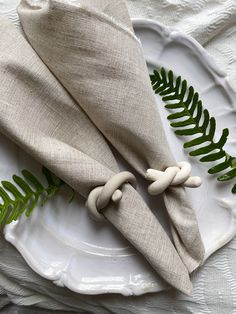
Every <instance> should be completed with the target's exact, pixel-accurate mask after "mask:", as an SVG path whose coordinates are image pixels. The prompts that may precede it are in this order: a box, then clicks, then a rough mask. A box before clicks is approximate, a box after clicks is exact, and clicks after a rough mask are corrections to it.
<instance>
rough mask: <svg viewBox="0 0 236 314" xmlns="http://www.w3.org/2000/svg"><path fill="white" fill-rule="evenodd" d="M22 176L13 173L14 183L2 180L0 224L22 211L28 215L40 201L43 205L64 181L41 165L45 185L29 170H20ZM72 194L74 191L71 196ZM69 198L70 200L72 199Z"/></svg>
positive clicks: (11, 219)
mask: <svg viewBox="0 0 236 314" xmlns="http://www.w3.org/2000/svg"><path fill="white" fill-rule="evenodd" d="M21 173H22V177H20V176H17V175H13V176H12V179H13V181H14V183H12V182H10V181H2V182H1V186H0V198H1V203H0V226H1V227H3V226H4V225H5V224H9V223H11V222H12V221H14V220H17V219H18V218H19V217H20V216H21V215H22V214H23V213H25V215H26V216H27V217H29V216H30V214H31V213H32V211H33V210H34V208H35V207H36V206H37V204H38V203H39V202H40V203H41V205H42V206H43V205H44V204H45V203H46V202H47V200H48V199H49V198H51V197H53V196H54V195H56V194H57V193H58V192H59V190H60V188H61V187H62V186H63V185H65V183H64V182H63V181H62V180H61V179H59V178H58V177H56V176H55V175H54V174H53V173H52V172H50V171H49V170H48V169H47V168H45V167H42V173H43V174H44V176H45V178H46V181H47V186H44V184H42V183H41V182H40V181H39V180H38V179H37V178H36V177H35V176H34V175H33V174H32V173H31V172H30V171H28V170H25V169H24V170H22V172H21ZM73 196H74V191H73V195H72V198H73ZM72 198H71V200H72Z"/></svg>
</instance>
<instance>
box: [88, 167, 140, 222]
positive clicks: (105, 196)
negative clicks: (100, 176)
mask: <svg viewBox="0 0 236 314" xmlns="http://www.w3.org/2000/svg"><path fill="white" fill-rule="evenodd" d="M128 182H129V183H130V184H132V185H133V187H134V188H135V187H136V178H135V176H134V175H133V174H132V173H131V172H129V171H122V172H120V173H118V174H115V175H114V176H113V177H112V178H111V179H110V180H108V182H107V183H106V184H105V185H104V186H98V187H96V188H94V189H93V190H92V191H91V192H90V193H89V196H88V199H87V202H86V204H85V205H86V207H87V208H88V210H89V212H90V214H91V215H92V217H93V218H95V220H98V221H102V220H104V219H105V218H104V216H103V215H102V214H101V212H102V210H103V209H104V208H105V207H106V206H107V205H108V204H109V202H110V200H112V201H113V202H114V203H117V202H119V201H120V200H121V198H122V192H121V190H119V189H118V188H119V187H121V186H122V185H123V184H124V183H128Z"/></svg>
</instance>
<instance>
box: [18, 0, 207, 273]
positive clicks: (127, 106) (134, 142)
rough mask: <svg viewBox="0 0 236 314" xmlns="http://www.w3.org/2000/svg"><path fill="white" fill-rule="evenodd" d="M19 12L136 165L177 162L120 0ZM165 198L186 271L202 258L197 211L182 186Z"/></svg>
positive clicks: (28, 4)
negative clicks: (169, 145)
mask: <svg viewBox="0 0 236 314" xmlns="http://www.w3.org/2000/svg"><path fill="white" fill-rule="evenodd" d="M18 13H19V16H20V20H21V23H22V26H23V29H24V32H25V35H26V37H27V39H28V40H29V42H30V44H31V45H32V47H33V48H34V49H35V50H36V52H37V53H38V54H39V56H40V57H41V58H42V60H43V61H44V63H45V64H46V65H47V66H48V67H49V69H50V70H51V71H52V72H53V73H54V75H55V76H56V77H57V78H58V80H59V81H60V82H61V83H62V84H63V86H64V87H65V88H66V89H67V90H68V91H69V93H70V94H71V95H72V96H73V98H74V99H75V100H76V101H77V103H78V104H79V106H81V108H82V109H83V110H84V111H85V112H86V113H87V115H88V116H89V117H90V119H91V120H92V121H93V122H94V124H95V125H96V126H97V128H98V129H99V130H100V131H101V132H102V133H103V135H104V136H105V137H106V138H107V139H108V141H110V143H111V144H112V145H113V146H114V147H115V148H116V149H117V150H118V151H119V152H120V154H121V155H122V156H123V157H124V158H125V159H126V160H127V161H128V162H129V163H130V165H132V166H133V167H134V168H135V169H136V171H138V172H139V173H140V174H141V175H143V176H144V175H145V173H146V170H147V169H148V168H153V169H158V170H165V169H166V168H167V167H169V166H176V161H175V160H174V158H173V156H172V153H171V151H170V149H169V147H168V143H167V139H166V137H165V133H164V130H163V127H162V124H161V119H160V116H159V112H158V109H157V105H156V101H155V97H154V93H153V91H152V87H151V83H150V79H149V75H148V71H147V67H146V63H145V60H144V57H143V52H142V47H141V45H140V42H139V40H138V39H137V38H136V36H135V35H134V32H133V30H132V26H131V21H130V18H129V15H128V11H127V8H126V5H125V2H124V1H122V0H111V1H110V0H109V1H107V0H96V1H94V0H93V1H88V0H86V1H85V0H81V1H60V0H49V1H37V5H35V4H34V3H33V2H32V1H22V2H21V4H20V6H19V7H18ZM163 197H164V201H165V205H166V209H167V211H168V214H169V218H170V223H171V231H172V236H173V241H174V244H175V246H176V249H177V251H178V253H179V255H180V257H181V259H182V261H183V262H184V264H185V266H186V267H187V269H188V271H189V272H190V273H191V272H192V271H193V270H194V269H196V268H197V267H198V266H199V265H200V264H201V262H202V260H203V258H204V246H203V243H202V240H201V236H200V232H199V228H198V223H197V219H196V216H195V211H194V209H193V208H192V206H191V204H190V202H189V200H188V198H187V195H186V193H185V189H184V188H183V187H182V186H177V187H169V188H168V189H167V190H166V191H165V192H164V193H163ZM157 207H158V204H157Z"/></svg>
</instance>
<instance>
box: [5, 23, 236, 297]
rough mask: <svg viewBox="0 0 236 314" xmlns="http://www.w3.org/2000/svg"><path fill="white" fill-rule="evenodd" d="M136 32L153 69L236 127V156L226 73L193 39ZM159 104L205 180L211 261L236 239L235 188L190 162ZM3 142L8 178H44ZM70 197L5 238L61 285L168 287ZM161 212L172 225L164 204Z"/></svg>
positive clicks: (235, 116)
mask: <svg viewBox="0 0 236 314" xmlns="http://www.w3.org/2000/svg"><path fill="white" fill-rule="evenodd" d="M134 28H135V32H136V34H137V36H138V37H139V38H140V39H141V42H142V45H143V49H144V55H145V58H146V60H147V64H148V66H149V68H150V70H152V69H153V68H160V67H161V66H165V67H166V68H167V69H172V70H173V71H174V73H175V74H176V75H182V77H183V78H186V79H187V80H188V82H189V83H191V84H192V85H193V86H194V87H195V89H196V91H198V92H199V93H200V97H201V99H202V100H203V104H204V106H205V107H206V108H208V110H209V111H210V112H211V114H212V115H213V116H215V117H216V118H217V124H218V130H221V129H222V128H223V127H228V128H229V129H230V134H231V137H230V140H229V142H228V145H227V149H228V150H229V151H230V152H232V153H233V152H234V153H235V152H236V149H235V148H236V138H233V137H232V136H233V134H236V132H235V131H236V124H235V121H236V113H235V110H236V103H235V100H234V99H236V97H235V95H234V93H233V91H232V89H231V88H230V86H229V84H228V83H227V80H226V78H225V74H224V73H223V72H221V71H220V70H219V69H217V67H216V66H215V64H214V62H213V61H212V59H211V58H210V56H209V55H208V54H207V53H206V52H205V50H204V49H203V48H202V47H201V46H200V45H199V44H197V43H196V42H195V41H194V40H193V39H191V38H190V37H187V36H185V35H184V34H181V33H179V32H176V31H174V30H171V29H168V28H166V27H164V26H162V25H159V24H157V23H154V22H152V21H148V20H134ZM157 106H159V108H160V112H161V116H162V119H163V124H164V127H165V130H166V134H167V136H168V140H169V142H170V145H171V148H172V149H173V153H174V155H175V156H176V159H177V160H179V161H182V160H189V161H190V162H191V164H192V166H193V174H197V175H200V176H201V177H202V178H203V185H202V187H201V188H199V189H194V190H191V191H189V193H190V197H191V199H192V202H193V204H194V206H195V208H196V212H197V216H198V220H199V226H200V231H201V234H202V238H203V241H204V245H205V248H206V258H207V257H208V256H209V255H210V254H212V253H213V252H215V251H216V250H217V249H219V248H220V247H222V246H223V245H224V244H226V243H227V242H228V241H230V240H231V239H232V237H233V236H234V235H235V234H236V221H235V217H236V216H235V213H236V200H235V199H236V197H235V196H233V195H232V194H231V192H230V188H231V187H232V183H231V184H219V183H217V181H216V180H215V178H214V177H212V176H209V175H207V169H208V168H207V165H204V164H200V163H199V162H197V160H196V159H189V157H188V155H187V152H186V151H184V150H183V149H182V140H181V139H179V138H177V137H176V136H175V135H174V133H173V130H172V129H171V128H170V127H169V123H168V122H167V120H166V115H167V112H166V110H165V109H164V106H163V105H162V103H161V101H160V100H159V99H157ZM0 141H1V154H0V174H1V178H2V179H9V178H10V177H11V175H12V174H13V173H19V172H20V170H21V169H23V168H27V169H30V170H32V172H34V173H36V174H38V175H39V176H40V169H41V166H40V165H39V164H37V163H36V162H35V161H33V160H32V159H31V158H30V157H29V156H27V155H26V154H25V153H24V152H23V151H22V150H20V149H19V148H17V146H15V145H14V144H12V143H11V142H9V141H8V140H7V139H6V138H4V136H1V138H0ZM120 162H121V164H122V165H123V167H124V168H127V166H126V164H125V163H123V162H122V161H120ZM140 182H141V181H140ZM67 197H68V193H67V192H66V191H65V193H64V194H61V195H59V196H58V197H56V198H55V199H54V200H52V201H51V202H49V203H48V204H47V205H46V206H45V207H43V208H37V209H36V210H35V211H34V213H33V215H32V216H31V218H30V219H26V218H25V217H22V218H21V219H20V220H19V221H17V222H15V223H12V224H11V225H9V226H6V227H5V230H4V232H5V237H6V239H7V240H8V241H9V242H11V243H12V244H13V245H14V246H15V247H16V248H17V249H18V250H19V251H20V252H21V254H22V255H23V256H24V258H25V260H26V262H27V263H28V264H29V265H30V266H31V267H32V268H33V269H34V270H35V271H36V272H37V273H39V274H40V275H41V276H43V277H45V278H47V279H50V280H52V281H54V282H55V283H56V284H57V285H60V286H66V287H68V288H69V289H71V290H73V291H76V292H79V293H84V294H100V293H108V292H109V293H121V294H123V295H132V294H133V295H140V294H143V293H147V292H154V291H161V290H163V289H164V288H165V287H166V286H165V284H164V283H163V281H162V280H161V279H159V278H158V277H157V276H156V275H155V274H154V273H153V272H152V270H151V268H150V266H149V265H148V264H147V262H146V261H145V260H144V258H142V257H141V256H140V255H139V254H138V253H137V252H136V251H135V250H134V249H133V248H131V247H129V244H128V243H127V242H126V240H124V239H123V238H122V237H121V236H120V234H119V233H118V232H117V231H116V230H115V229H113V227H112V226H111V225H110V224H100V223H97V222H94V221H93V220H92V219H90V217H89V216H88V213H87V210H86V208H85V207H84V205H83V204H84V200H83V199H81V198H79V197H77V198H76V200H75V201H74V202H73V203H72V204H68V202H67ZM146 197H147V196H146ZM147 202H148V204H149V205H150V207H151V208H153V210H155V211H156V212H157V209H156V208H155V206H154V204H156V199H153V198H152V199H147ZM158 215H159V218H160V219H161V221H162V223H163V224H164V226H166V216H165V209H164V207H163V204H162V203H161V202H160V207H159V208H158Z"/></svg>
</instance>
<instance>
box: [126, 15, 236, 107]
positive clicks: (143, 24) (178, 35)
mask: <svg viewBox="0 0 236 314" xmlns="http://www.w3.org/2000/svg"><path fill="white" fill-rule="evenodd" d="M132 23H133V27H134V29H138V28H148V29H152V30H154V31H156V32H158V33H159V34H160V35H161V36H162V37H169V39H170V41H180V42H181V41H182V42H184V43H185V44H186V46H190V48H191V49H192V52H193V53H195V55H198V56H199V55H200V56H201V58H202V59H201V60H202V61H204V65H205V66H206V67H207V69H208V70H209V71H210V72H211V74H212V75H213V77H214V78H215V79H216V80H217V78H219V77H220V79H221V84H223V86H224V88H225V91H226V92H227V96H228V97H229V99H230V103H231V104H232V105H234V108H235V109H236V100H235V99H236V97H233V96H232V94H234V95H236V91H235V90H234V89H233V87H232V86H231V84H230V83H229V80H228V78H227V73H226V72H225V71H223V70H221V69H220V68H219V66H218V65H217V64H216V62H215V60H214V58H213V57H212V56H211V55H210V54H209V53H208V52H207V51H206V49H205V48H204V47H202V46H201V44H200V43H199V42H198V41H197V40H195V39H194V38H193V37H191V36H190V35H187V34H185V33H183V32H181V31H179V30H177V29H175V28H172V27H168V26H165V25H163V24H161V23H159V22H156V21H154V20H151V19H143V18H133V19H132Z"/></svg>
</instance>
